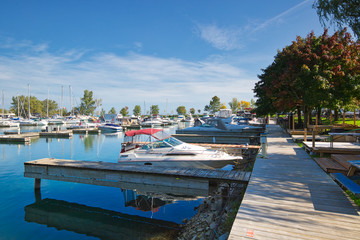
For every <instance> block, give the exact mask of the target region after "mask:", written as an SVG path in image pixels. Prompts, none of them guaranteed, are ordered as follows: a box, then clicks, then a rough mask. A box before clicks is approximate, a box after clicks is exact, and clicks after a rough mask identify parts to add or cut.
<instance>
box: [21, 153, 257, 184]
mask: <svg viewBox="0 0 360 240" xmlns="http://www.w3.org/2000/svg"><path fill="white" fill-rule="evenodd" d="M24 167H25V172H24V176H25V177H29V178H35V188H36V189H39V188H40V182H41V179H49V180H57V181H66V182H77V183H85V184H94V185H101V186H111V187H122V186H123V183H124V182H127V183H137V184H145V185H146V184H153V185H159V186H167V187H183V188H190V189H209V185H210V184H212V183H214V182H240V183H247V182H248V180H249V178H250V174H251V173H250V172H242V171H225V170H208V169H195V168H165V167H154V166H135V165H123V164H119V163H109V162H92V161H78V160H64V159H53V158H43V159H39V160H34V161H29V162H25V163H24Z"/></svg>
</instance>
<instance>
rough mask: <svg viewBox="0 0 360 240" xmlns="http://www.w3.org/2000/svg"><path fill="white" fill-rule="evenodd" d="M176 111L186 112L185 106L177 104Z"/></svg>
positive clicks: (183, 113)
mask: <svg viewBox="0 0 360 240" xmlns="http://www.w3.org/2000/svg"><path fill="white" fill-rule="evenodd" d="M176 111H177V113H178V114H179V115H185V114H186V108H185V106H179V107H178V108H177V109H176Z"/></svg>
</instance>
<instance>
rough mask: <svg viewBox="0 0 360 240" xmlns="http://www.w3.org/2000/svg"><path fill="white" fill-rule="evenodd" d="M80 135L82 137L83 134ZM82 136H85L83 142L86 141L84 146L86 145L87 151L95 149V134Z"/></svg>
mask: <svg viewBox="0 0 360 240" xmlns="http://www.w3.org/2000/svg"><path fill="white" fill-rule="evenodd" d="M80 137H81V135H80ZM82 138H83V142H84V146H85V151H89V150H91V149H93V147H94V140H95V136H94V135H83V136H82Z"/></svg>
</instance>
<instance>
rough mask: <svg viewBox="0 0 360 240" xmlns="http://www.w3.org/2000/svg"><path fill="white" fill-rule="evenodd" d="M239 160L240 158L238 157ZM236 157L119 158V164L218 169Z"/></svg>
mask: <svg viewBox="0 0 360 240" xmlns="http://www.w3.org/2000/svg"><path fill="white" fill-rule="evenodd" d="M238 160H239V161H241V160H242V159H241V158H240V159H238ZM236 161H237V160H236V159H229V160H196V161H194V160H119V161H118V163H119V164H126V165H129V164H130V165H140V166H143V165H151V166H158V167H173V168H174V167H179V168H202V169H220V168H223V167H225V166H226V165H234V164H235V163H236Z"/></svg>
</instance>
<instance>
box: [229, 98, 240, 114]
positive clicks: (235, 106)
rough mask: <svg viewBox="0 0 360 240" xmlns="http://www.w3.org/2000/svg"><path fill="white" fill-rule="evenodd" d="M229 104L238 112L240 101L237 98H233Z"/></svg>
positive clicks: (234, 111)
mask: <svg viewBox="0 0 360 240" xmlns="http://www.w3.org/2000/svg"><path fill="white" fill-rule="evenodd" d="M229 106H230V109H231V111H232V112H233V113H236V112H237V110H238V109H239V101H238V100H237V98H233V99H232V100H231V102H229Z"/></svg>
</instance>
